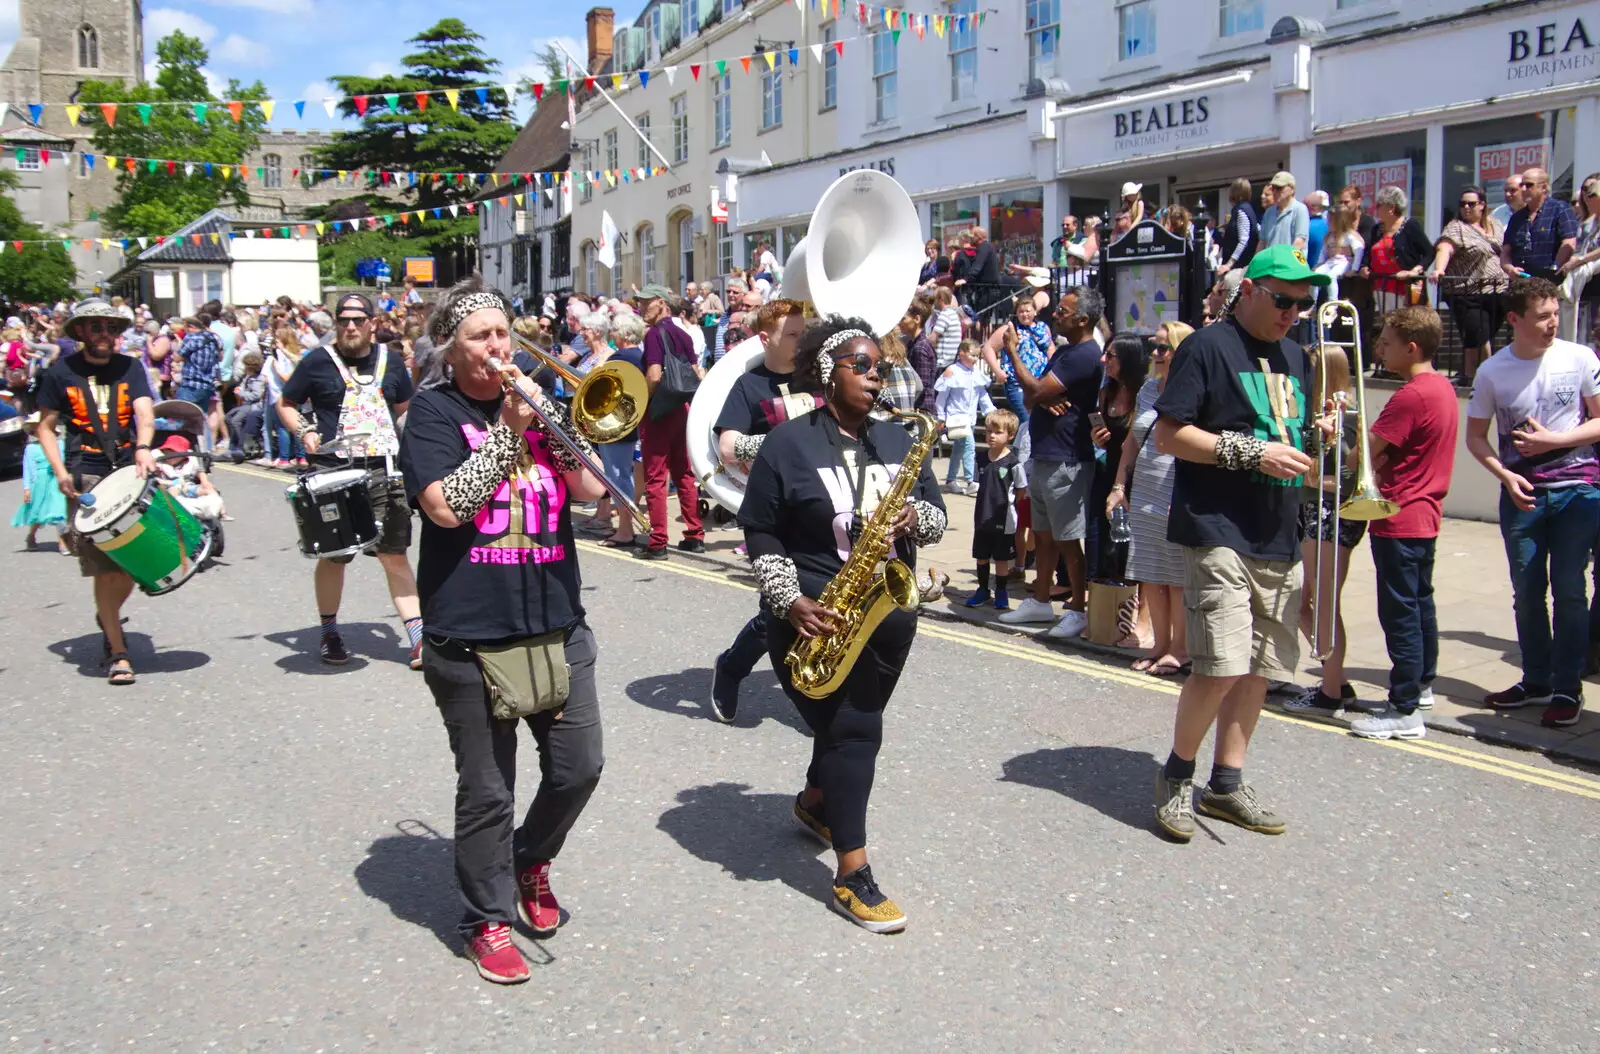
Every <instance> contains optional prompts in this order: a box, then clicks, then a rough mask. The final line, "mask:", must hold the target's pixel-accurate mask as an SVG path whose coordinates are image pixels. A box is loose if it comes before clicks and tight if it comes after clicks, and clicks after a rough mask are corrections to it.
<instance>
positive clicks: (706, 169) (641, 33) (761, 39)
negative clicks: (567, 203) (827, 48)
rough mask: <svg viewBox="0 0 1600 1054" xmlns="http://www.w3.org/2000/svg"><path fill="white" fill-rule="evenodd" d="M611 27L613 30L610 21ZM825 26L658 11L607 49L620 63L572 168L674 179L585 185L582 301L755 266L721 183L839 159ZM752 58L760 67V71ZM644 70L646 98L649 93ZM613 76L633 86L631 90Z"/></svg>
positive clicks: (709, 7) (579, 136) (580, 230)
mask: <svg viewBox="0 0 1600 1054" xmlns="http://www.w3.org/2000/svg"><path fill="white" fill-rule="evenodd" d="M596 13H597V12H595V11H591V12H590V24H589V31H590V51H591V52H594V51H595V48H596V40H595V22H594V17H595V15H596ZM605 17H606V23H607V26H608V27H609V17H610V15H609V12H605ZM819 17H820V16H819V14H818V12H817V10H815V9H813V7H812V6H811V4H810V3H809V2H805V3H800V4H796V3H794V2H793V0H750V2H749V3H740V2H739V0H682V2H675V0H674V2H669V0H653V2H651V3H649V4H647V5H646V7H645V9H644V11H643V12H642V13H641V14H640V15H639V17H638V18H637V19H636V20H635V22H634V24H633V25H631V26H625V27H622V28H620V29H618V30H616V32H615V34H614V36H613V38H612V39H611V40H607V41H604V42H602V43H603V44H604V45H605V46H604V48H603V50H605V51H607V52H609V53H610V54H611V58H610V60H609V62H607V63H606V65H605V66H604V67H603V68H602V69H600V70H590V71H589V72H591V73H598V74H599V76H597V78H596V81H597V87H598V88H599V89H601V91H597V92H596V93H594V94H593V95H592V96H590V97H588V98H586V99H585V100H584V101H583V104H582V106H581V107H580V108H579V110H578V113H577V121H576V124H575V127H574V129H573V145H574V150H573V155H572V162H571V164H572V168H573V169H574V170H577V171H579V172H580V173H581V172H585V171H588V172H594V171H601V172H606V171H613V170H628V169H650V168H652V167H654V168H657V169H664V170H665V171H664V172H661V174H658V175H655V176H653V177H650V178H646V179H634V178H632V177H631V176H630V178H628V179H627V180H623V179H617V180H616V181H615V183H614V184H613V182H612V181H611V180H609V179H607V178H605V177H603V176H602V177H601V178H600V179H599V180H598V182H594V181H590V180H580V181H579V183H578V186H577V187H576V188H574V190H573V200H572V245H573V257H574V258H573V268H574V274H573V287H574V288H575V289H576V290H578V291H580V292H598V293H614V292H620V291H626V290H628V289H629V288H631V287H632V286H634V285H644V284H647V283H649V282H660V283H663V284H666V285H669V286H672V287H674V288H680V289H681V288H682V286H683V285H684V284H685V283H686V282H689V281H698V282H704V281H707V280H711V279H714V278H716V277H718V276H720V275H725V274H726V273H727V272H728V271H729V269H730V268H732V267H735V266H744V265H745V264H746V263H747V262H748V260H749V259H750V258H751V256H750V249H751V248H753V242H751V243H750V244H748V245H747V244H746V242H745V240H743V239H741V238H739V237H737V236H736V235H735V232H734V230H733V229H732V227H731V226H730V224H728V223H723V222H719V219H718V218H719V217H720V216H721V215H722V209H723V208H724V207H725V206H726V197H725V192H724V186H723V177H721V176H719V174H718V169H719V168H731V169H733V170H734V171H738V170H741V169H747V168H751V167H759V166H761V165H763V164H765V163H766V162H770V163H772V164H783V163H786V162H790V161H794V160H798V159H800V158H804V157H808V156H814V155H816V154H820V153H824V152H827V151H831V150H833V149H834V148H835V144H836V141H837V139H836V135H835V132H834V119H835V110H836V109H837V106H836V103H835V99H836V95H837V93H836V91H835V90H834V89H833V88H832V87H831V86H830V85H831V84H832V82H831V81H830V80H829V79H828V77H829V76H830V74H829V73H828V71H830V70H832V69H833V63H832V61H827V62H819V61H818V60H817V59H816V56H815V55H814V54H813V52H812V50H811V48H812V46H813V45H821V44H823V43H824V42H826V41H828V40H831V39H832V38H830V37H828V36H827V35H826V32H825V30H824V29H823V25H822V23H821V22H820V21H819ZM834 57H835V58H837V56H836V55H835V56H834ZM741 58H745V59H749V60H750V62H749V69H748V70H746V69H745V68H744V67H745V63H744V62H742V61H740V60H741ZM719 61H720V62H721V63H722V64H723V65H722V68H721V69H720V70H719V69H718V66H717V64H718V62H719ZM640 69H643V70H645V71H646V72H647V73H648V84H647V85H644V86H641V85H640V82H639V76H638V71H639V70H640ZM613 75H620V76H622V77H623V78H624V80H623V88H622V90H620V91H618V90H615V87H614V83H613V80H612V77H613ZM607 96H609V100H608V98H607ZM630 122H631V124H630ZM645 137H648V138H649V140H650V143H651V144H653V145H654V147H655V149H654V150H652V149H651V148H650V146H647V145H645V143H644V138H645ZM657 151H659V152H657ZM763 159H765V161H763ZM603 214H609V215H610V217H611V219H612V221H613V222H614V223H615V224H616V228H617V230H618V232H619V233H620V237H619V238H618V245H617V246H616V253H617V262H616V266H615V267H614V268H607V267H605V266H604V265H603V264H601V263H600V262H599V261H600V255H601V252H600V249H601V243H602V238H603V231H602V215H603Z"/></svg>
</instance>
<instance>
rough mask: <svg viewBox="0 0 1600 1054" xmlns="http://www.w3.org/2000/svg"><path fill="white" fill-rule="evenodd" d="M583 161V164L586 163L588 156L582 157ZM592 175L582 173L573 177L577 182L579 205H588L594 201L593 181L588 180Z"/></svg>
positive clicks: (585, 172)
mask: <svg viewBox="0 0 1600 1054" xmlns="http://www.w3.org/2000/svg"><path fill="white" fill-rule="evenodd" d="M583 160H584V163H585V164H587V163H588V161H589V155H588V154H587V153H585V154H584V155H583ZM592 174H593V173H591V172H588V171H583V172H579V173H577V175H576V177H575V178H576V179H577V180H578V201H579V202H580V203H588V202H591V201H593V200H594V180H593V179H591V178H589V177H590V176H591V175H592Z"/></svg>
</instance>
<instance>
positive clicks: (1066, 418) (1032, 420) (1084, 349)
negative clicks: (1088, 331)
mask: <svg viewBox="0 0 1600 1054" xmlns="http://www.w3.org/2000/svg"><path fill="white" fill-rule="evenodd" d="M1051 375H1054V376H1055V378H1056V380H1058V381H1060V382H1061V387H1063V388H1064V389H1066V393H1067V400H1068V403H1069V405H1068V406H1067V410H1066V412H1065V413H1063V414H1061V415H1059V416H1057V415H1056V414H1053V413H1051V412H1050V411H1049V410H1046V409H1045V408H1044V407H1042V406H1038V407H1035V408H1034V409H1033V410H1032V411H1030V413H1029V416H1028V438H1029V440H1030V441H1031V443H1032V448H1033V454H1032V456H1033V457H1034V458H1035V459H1037V460H1039V461H1060V462H1063V463H1065V464H1068V465H1077V464H1081V463H1082V462H1085V461H1093V460H1094V442H1093V440H1091V439H1090V438H1089V432H1090V428H1089V414H1090V413H1092V412H1093V411H1094V409H1095V405H1096V400H1098V399H1099V397H1100V345H1098V344H1096V343H1095V342H1094V340H1092V339H1090V340H1084V341H1079V342H1078V343H1077V344H1067V345H1065V346H1063V347H1060V348H1057V349H1056V353H1055V354H1054V355H1052V356H1050V364H1049V365H1048V366H1046V367H1045V371H1044V374H1043V376H1045V377H1048V376H1051Z"/></svg>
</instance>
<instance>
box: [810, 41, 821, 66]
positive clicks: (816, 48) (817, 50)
mask: <svg viewBox="0 0 1600 1054" xmlns="http://www.w3.org/2000/svg"><path fill="white" fill-rule="evenodd" d="M811 58H812V59H813V60H814V61H816V62H818V63H820V62H822V45H821V44H812V45H811Z"/></svg>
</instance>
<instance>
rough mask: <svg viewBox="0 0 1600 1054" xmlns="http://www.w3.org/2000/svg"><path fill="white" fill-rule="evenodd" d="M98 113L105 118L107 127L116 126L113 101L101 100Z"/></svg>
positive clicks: (115, 111) (115, 107)
mask: <svg viewBox="0 0 1600 1054" xmlns="http://www.w3.org/2000/svg"><path fill="white" fill-rule="evenodd" d="M100 114H101V116H102V117H104V118H105V119H106V125H107V127H110V128H115V127H116V126H117V104H116V103H114V102H103V103H101V104H100Z"/></svg>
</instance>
